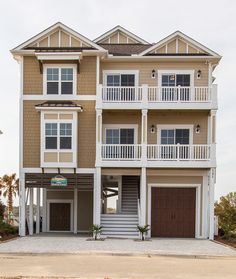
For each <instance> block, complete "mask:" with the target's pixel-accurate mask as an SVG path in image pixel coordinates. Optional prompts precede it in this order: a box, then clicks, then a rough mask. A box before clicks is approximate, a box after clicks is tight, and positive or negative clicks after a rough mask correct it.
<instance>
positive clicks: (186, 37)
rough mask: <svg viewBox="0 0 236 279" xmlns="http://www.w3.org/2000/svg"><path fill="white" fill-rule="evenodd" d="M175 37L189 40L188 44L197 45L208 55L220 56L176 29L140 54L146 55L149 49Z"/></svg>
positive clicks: (153, 48) (151, 49)
mask: <svg viewBox="0 0 236 279" xmlns="http://www.w3.org/2000/svg"><path fill="white" fill-rule="evenodd" d="M177 37H180V38H182V39H184V40H185V41H187V42H189V43H190V44H192V45H194V46H195V47H198V48H200V49H202V50H203V51H205V52H206V53H207V54H208V55H210V56H214V57H218V58H220V57H221V56H220V55H219V54H218V53H216V52H214V51H213V50H211V49H209V48H207V47H205V46H204V45H202V44H201V43H199V42H197V41H195V40H194V39H192V38H190V37H189V36H187V35H185V34H184V33H182V32H180V31H176V32H174V33H172V34H170V35H169V36H167V37H166V38H164V39H162V40H160V41H159V42H157V43H156V44H153V45H152V46H151V47H150V48H148V49H146V50H144V51H143V52H141V53H140V55H147V54H148V53H150V52H151V51H153V50H155V49H157V48H158V47H161V46H163V45H164V44H166V43H168V42H170V41H171V40H173V39H174V38H177Z"/></svg>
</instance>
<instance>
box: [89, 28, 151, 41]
mask: <svg viewBox="0 0 236 279" xmlns="http://www.w3.org/2000/svg"><path fill="white" fill-rule="evenodd" d="M117 31H120V32H122V33H124V34H126V35H127V36H129V37H130V38H132V39H133V40H135V41H137V42H138V43H140V44H149V42H147V41H145V40H144V39H142V38H140V37H138V36H137V35H135V34H134V33H132V32H130V31H128V30H127V29H125V28H124V27H122V26H120V25H117V26H115V27H114V28H112V29H110V30H108V31H107V32H105V33H104V34H102V35H101V36H99V37H98V38H96V39H94V40H93V41H94V42H95V43H100V42H101V41H104V40H105V39H106V38H108V37H110V36H111V35H112V34H115V33H116V32H117Z"/></svg>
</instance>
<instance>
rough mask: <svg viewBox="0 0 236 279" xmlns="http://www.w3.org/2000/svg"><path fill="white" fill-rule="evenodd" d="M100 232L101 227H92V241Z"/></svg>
mask: <svg viewBox="0 0 236 279" xmlns="http://www.w3.org/2000/svg"><path fill="white" fill-rule="evenodd" d="M101 231H102V226H99V225H95V224H94V225H93V227H92V233H93V237H94V240H97V239H98V235H99V234H100V233H101Z"/></svg>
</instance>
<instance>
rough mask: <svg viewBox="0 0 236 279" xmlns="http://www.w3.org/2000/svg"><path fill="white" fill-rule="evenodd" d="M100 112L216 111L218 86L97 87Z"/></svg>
mask: <svg viewBox="0 0 236 279" xmlns="http://www.w3.org/2000/svg"><path fill="white" fill-rule="evenodd" d="M97 91H98V94H97V108H100V109H121V108H122V109H142V108H148V109H217V85H216V84H213V85H212V86H211V87H208V86H205V87H204V86H201V87H199V86H188V87H186V86H185V87H184V86H175V87H172V86H166V87H164V86H159V87H158V86H148V85H142V86H129V87H128V86H103V85H99V86H98V90H97Z"/></svg>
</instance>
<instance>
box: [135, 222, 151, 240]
mask: <svg viewBox="0 0 236 279" xmlns="http://www.w3.org/2000/svg"><path fill="white" fill-rule="evenodd" d="M137 228H138V231H139V232H140V234H141V239H142V241H144V240H145V235H146V234H147V232H148V231H149V230H150V226H149V225H145V226H137Z"/></svg>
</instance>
